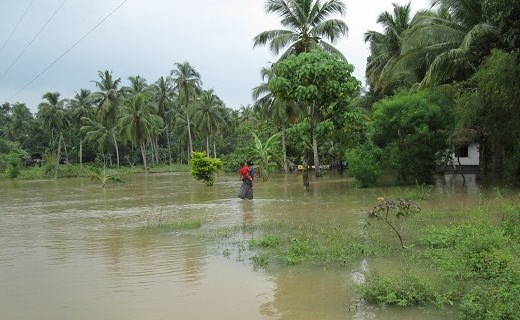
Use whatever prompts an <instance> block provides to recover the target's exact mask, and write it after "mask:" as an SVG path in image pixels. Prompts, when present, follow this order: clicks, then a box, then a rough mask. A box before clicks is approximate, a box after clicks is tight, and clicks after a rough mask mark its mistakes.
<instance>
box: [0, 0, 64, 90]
mask: <svg viewBox="0 0 520 320" xmlns="http://www.w3.org/2000/svg"><path fill="white" fill-rule="evenodd" d="M65 2H67V0H64V1H63V2H62V3H61V4H60V6H59V7H58V8H57V9H56V11H54V13H53V14H52V16H51V17H50V18H49V20H47V22H46V23H45V24H44V25H43V26H42V27H41V28H40V31H38V33H36V35H34V37H33V38H32V39H31V41H29V43H28V44H27V45H26V46H25V48H23V50H22V52H20V54H19V55H18V56H17V57H16V59H14V61H13V62H12V63H11V65H10V66H9V67H8V68H7V69H5V71H4V72H3V73H2V74H1V75H0V80H2V78H3V77H4V76H5V75H6V74H7V73H8V72H9V70H11V69H12V68H13V66H14V65H15V64H16V62H18V60H19V59H20V57H21V56H22V55H23V54H24V53H25V51H27V49H28V48H29V47H30V46H31V44H33V42H34V40H36V38H38V36H39V35H40V34H41V33H42V32H43V30H44V29H45V28H46V27H47V25H48V24H49V23H50V22H51V21H52V19H54V17H55V16H56V14H57V13H58V11H60V9H61V8H62V7H63V5H64V4H65Z"/></svg>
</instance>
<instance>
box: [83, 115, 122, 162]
mask: <svg viewBox="0 0 520 320" xmlns="http://www.w3.org/2000/svg"><path fill="white" fill-rule="evenodd" d="M81 122H82V123H83V126H81V128H80V132H81V133H82V134H84V135H85V142H87V143H89V144H90V145H92V146H93V148H94V149H95V150H96V151H97V152H99V154H102V155H103V159H104V158H105V155H106V154H107V153H109V152H110V150H111V149H112V148H113V147H114V146H113V142H114V140H113V139H112V131H111V129H110V128H109V127H107V126H106V125H105V123H104V122H103V121H98V120H97V119H95V118H88V117H83V118H81Z"/></svg>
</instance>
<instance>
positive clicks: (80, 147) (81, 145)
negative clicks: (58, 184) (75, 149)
mask: <svg viewBox="0 0 520 320" xmlns="http://www.w3.org/2000/svg"><path fill="white" fill-rule="evenodd" d="M79 164H83V139H80V140H79Z"/></svg>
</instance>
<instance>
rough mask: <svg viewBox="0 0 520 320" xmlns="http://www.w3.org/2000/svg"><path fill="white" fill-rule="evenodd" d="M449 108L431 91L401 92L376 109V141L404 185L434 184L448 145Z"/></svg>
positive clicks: (375, 107)
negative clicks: (437, 168) (391, 161)
mask: <svg viewBox="0 0 520 320" xmlns="http://www.w3.org/2000/svg"><path fill="white" fill-rule="evenodd" d="M451 119H452V117H451V116H450V108H449V106H448V105H445V104H444V105H443V104H441V103H440V101H439V100H437V99H436V96H435V95H434V94H433V93H431V92H428V91H420V92H410V93H400V94H397V95H395V96H393V97H391V98H386V99H383V100H381V101H379V102H378V103H376V104H375V106H374V122H373V128H374V129H373V130H374V131H373V132H374V133H373V140H374V143H375V144H376V145H377V146H379V147H381V148H384V152H385V154H386V158H387V159H394V161H395V162H394V163H386V164H385V165H386V166H387V167H389V168H395V169H396V170H397V179H398V180H399V181H401V182H403V183H412V184H414V183H418V184H429V183H432V179H433V172H434V169H435V161H436V160H437V156H438V153H439V152H442V151H444V150H445V149H446V148H447V147H448V146H449V145H448V137H449V133H450V132H451V128H450V125H451Z"/></svg>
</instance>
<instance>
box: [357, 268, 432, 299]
mask: <svg viewBox="0 0 520 320" xmlns="http://www.w3.org/2000/svg"><path fill="white" fill-rule="evenodd" d="M365 277H366V278H365V279H366V282H365V283H364V284H363V285H361V286H360V287H359V288H358V289H359V291H360V294H361V296H362V297H363V298H364V299H366V300H367V301H368V302H371V303H376V304H383V305H384V304H390V305H392V304H393V305H398V306H402V307H405V306H411V305H417V304H427V303H429V302H432V301H434V300H435V298H434V292H433V290H432V289H431V287H430V286H429V284H428V283H427V282H426V281H425V280H424V279H421V278H419V277H417V276H415V275H412V274H411V273H409V272H404V273H402V274H401V275H400V277H390V276H382V275H380V274H377V273H370V274H367V275H365Z"/></svg>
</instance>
